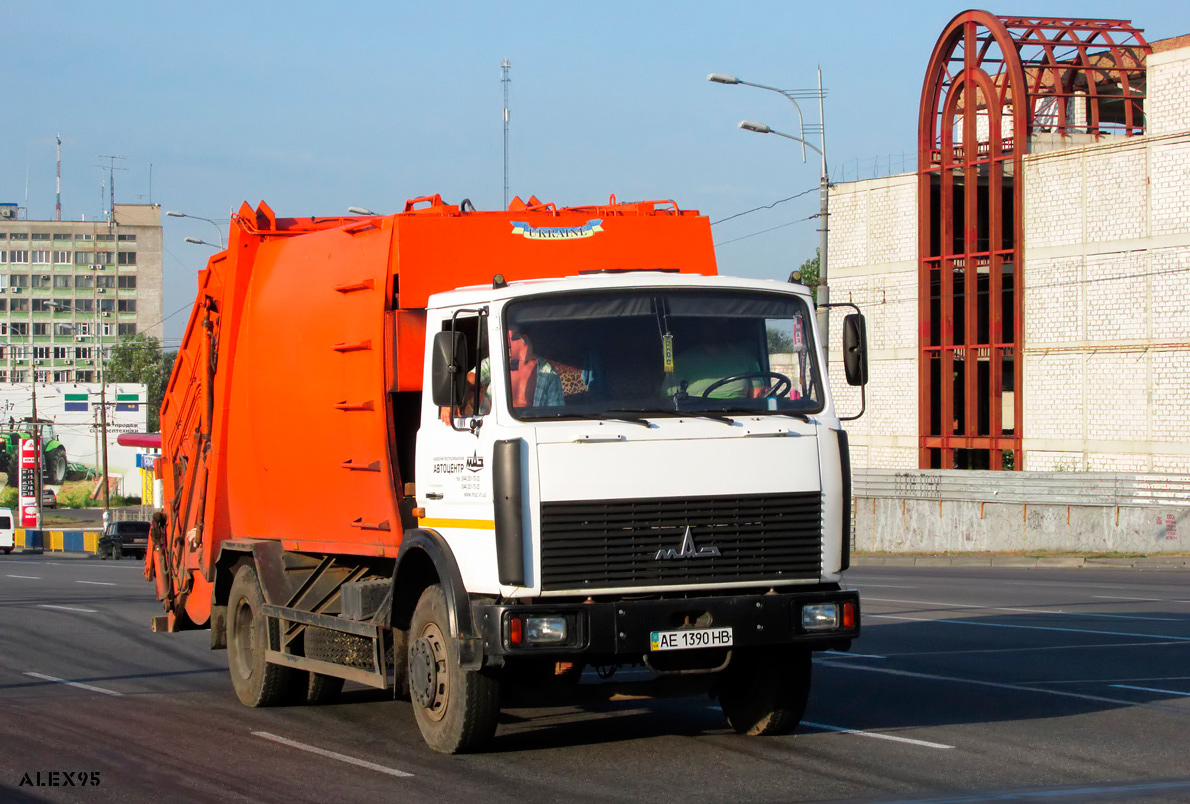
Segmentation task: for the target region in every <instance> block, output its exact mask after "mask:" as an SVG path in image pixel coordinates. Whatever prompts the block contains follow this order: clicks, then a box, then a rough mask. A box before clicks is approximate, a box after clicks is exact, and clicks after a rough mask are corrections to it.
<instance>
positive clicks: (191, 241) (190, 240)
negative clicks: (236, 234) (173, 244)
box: [183, 237, 223, 251]
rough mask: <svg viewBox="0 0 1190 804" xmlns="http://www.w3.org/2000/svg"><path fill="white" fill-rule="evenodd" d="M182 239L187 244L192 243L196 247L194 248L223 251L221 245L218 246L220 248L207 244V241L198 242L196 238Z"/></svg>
mask: <svg viewBox="0 0 1190 804" xmlns="http://www.w3.org/2000/svg"><path fill="white" fill-rule="evenodd" d="M183 239H184V240H185V241H186V242H187V243H193V244H194V245H196V246H210V247H211V248H217V249H219V250H220V251H222V250H223V246H221V245H220V246H217V245H215V244H214V243H208V242H207V241H205V240H199V239H198V238H197V237H186V238H183Z"/></svg>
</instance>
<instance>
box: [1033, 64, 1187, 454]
mask: <svg viewBox="0 0 1190 804" xmlns="http://www.w3.org/2000/svg"><path fill="white" fill-rule="evenodd" d="M1149 67H1150V72H1149V90H1148V91H1149V101H1148V104H1147V112H1148V115H1149V126H1150V128H1149V133H1147V134H1146V136H1144V137H1134V138H1128V139H1123V138H1109V139H1105V140H1101V141H1100V142H1099V143H1098V144H1092V145H1080V146H1079V147H1071V148H1067V149H1065V150H1046V151H1044V152H1042V153H1033V154H1031V155H1029V156H1027V157H1026V158H1025V161H1024V168H1023V174H1022V180H1023V188H1024V250H1025V282H1024V284H1025V294H1024V305H1025V316H1024V327H1025V332H1024V354H1023V358H1022V359H1023V369H1024V389H1023V393H1024V418H1025V421H1024V428H1023V433H1024V436H1025V438H1024V449H1025V453H1026V454H1025V465H1024V468H1027V469H1031V470H1049V469H1058V468H1061V469H1071V470H1090V471H1114V472H1119V471H1128V472H1177V473H1190V416H1186V415H1185V413H1184V404H1185V403H1184V400H1185V399H1187V398H1190V49H1187V48H1183V49H1180V50H1174V51H1168V52H1165V53H1159V54H1154V55H1153V56H1152V57H1151V60H1150V62H1149Z"/></svg>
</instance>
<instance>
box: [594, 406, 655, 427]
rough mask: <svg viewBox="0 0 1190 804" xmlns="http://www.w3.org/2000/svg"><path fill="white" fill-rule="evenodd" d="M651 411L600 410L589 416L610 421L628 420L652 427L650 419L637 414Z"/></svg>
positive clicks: (631, 422)
mask: <svg viewBox="0 0 1190 804" xmlns="http://www.w3.org/2000/svg"><path fill="white" fill-rule="evenodd" d="M651 412H652V411H645V410H602V411H599V412H598V413H592V414H591V418H594V419H604V420H606V421H612V422H628V423H630V424H639V425H641V426H642V427H652V426H653V423H652V422H651V421H649V420H648V419H646V418H645V417H644V416H641V415H639V414H641V413H651Z"/></svg>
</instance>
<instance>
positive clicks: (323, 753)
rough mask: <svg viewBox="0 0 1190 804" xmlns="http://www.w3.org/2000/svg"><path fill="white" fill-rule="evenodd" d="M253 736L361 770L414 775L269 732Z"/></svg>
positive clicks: (406, 775)
mask: <svg viewBox="0 0 1190 804" xmlns="http://www.w3.org/2000/svg"><path fill="white" fill-rule="evenodd" d="M252 734H253V736H255V737H263V738H264V739H266V740H272V741H273V742H275V743H281V745H287V746H289V747H290V748H296V749H298V750H299V751H309V752H310V753H311V754H318V756H320V757H328V758H330V759H337V760H339V761H340V762H346V763H347V764H349V765H357V766H359V767H361V768H367V769H368V770H374V771H379V772H380V773H387V774H388V775H389V776H405V777H408V776H412V775H413V774H412V773H406V772H405V771H403V770H397V769H396V768H386V767H385V766H383V765H377V764H376V763H375V762H368V761H367V760H365V759H357V758H356V757H349V756H347V755H346V754H340V753H338V752H336V751H327V750H326V749H325V748H318V747H316V746H313V745H306V744H305V743H299V742H297V741H296V740H287V739H286V738H284V737H278V736H277V735H276V734H269V733H268V732H267V731H254V732H252Z"/></svg>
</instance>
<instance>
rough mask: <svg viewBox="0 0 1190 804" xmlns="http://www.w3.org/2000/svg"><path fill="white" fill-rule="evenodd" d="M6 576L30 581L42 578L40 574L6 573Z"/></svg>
mask: <svg viewBox="0 0 1190 804" xmlns="http://www.w3.org/2000/svg"><path fill="white" fill-rule="evenodd" d="M4 577H6V578H24V579H26V580H29V581H40V580H41V576H40V575H6V576H4Z"/></svg>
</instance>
